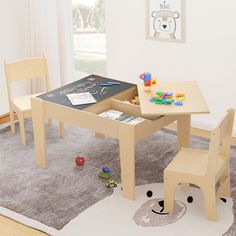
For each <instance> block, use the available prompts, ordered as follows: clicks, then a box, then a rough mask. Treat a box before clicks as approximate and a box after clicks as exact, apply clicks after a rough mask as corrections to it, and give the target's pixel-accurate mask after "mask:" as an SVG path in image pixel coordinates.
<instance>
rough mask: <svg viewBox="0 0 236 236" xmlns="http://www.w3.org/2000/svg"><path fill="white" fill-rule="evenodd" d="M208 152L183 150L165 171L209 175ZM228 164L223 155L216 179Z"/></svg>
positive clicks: (218, 158) (220, 157) (217, 168)
mask: <svg viewBox="0 0 236 236" xmlns="http://www.w3.org/2000/svg"><path fill="white" fill-rule="evenodd" d="M207 161H208V151H204V150H197V149H191V148H182V149H181V150H180V151H179V153H178V154H177V156H176V157H175V158H174V159H173V160H172V162H171V163H170V164H169V165H168V167H167V168H166V169H165V170H166V171H171V172H175V173H176V172H178V173H182V174H187V175H198V176H199V175H205V174H206V173H207ZM226 164H227V162H226V160H225V159H224V158H223V156H222V155H218V157H217V165H216V177H217V179H218V176H220V175H221V173H222V171H223V170H224V168H225V166H226Z"/></svg>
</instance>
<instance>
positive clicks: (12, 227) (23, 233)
mask: <svg viewBox="0 0 236 236" xmlns="http://www.w3.org/2000/svg"><path fill="white" fill-rule="evenodd" d="M0 235H1V236H48V235H47V234H45V233H43V232H40V231H37V230H35V229H32V228H30V227H27V226H25V225H22V224H20V223H18V222H16V221H13V220H11V219H9V218H6V217H4V216H1V215H0Z"/></svg>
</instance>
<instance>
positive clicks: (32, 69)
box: [5, 56, 64, 145]
mask: <svg viewBox="0 0 236 236" xmlns="http://www.w3.org/2000/svg"><path fill="white" fill-rule="evenodd" d="M5 71H6V79H7V88H8V98H9V107H10V122H11V132H12V133H15V113H16V115H17V117H18V119H19V123H20V133H21V141H22V144H23V145H25V144H26V138H25V125H24V119H27V118H30V117H31V102H30V98H31V97H32V96H37V95H39V94H31V95H26V96H18V97H14V96H13V93H12V83H13V82H16V81H22V80H32V79H34V78H40V79H44V81H45V85H46V86H45V87H46V91H48V90H49V80H48V67H47V59H46V57H45V56H42V57H34V58H26V59H22V60H17V61H13V62H5ZM60 134H61V136H62V137H63V136H64V125H63V123H61V122H60Z"/></svg>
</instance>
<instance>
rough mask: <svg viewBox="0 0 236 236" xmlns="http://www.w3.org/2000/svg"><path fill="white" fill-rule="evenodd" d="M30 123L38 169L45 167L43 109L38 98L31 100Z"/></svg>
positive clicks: (41, 102)
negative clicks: (31, 123)
mask: <svg viewBox="0 0 236 236" xmlns="http://www.w3.org/2000/svg"><path fill="white" fill-rule="evenodd" d="M31 106H32V121H33V128H34V144H35V151H36V164H37V166H38V167H41V168H46V167H47V155H46V141H45V126H44V109H43V101H42V100H40V99H38V98H32V99H31Z"/></svg>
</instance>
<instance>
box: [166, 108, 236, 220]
mask: <svg viewBox="0 0 236 236" xmlns="http://www.w3.org/2000/svg"><path fill="white" fill-rule="evenodd" d="M234 113H235V111H234V110H233V109H230V110H228V111H227V114H226V115H225V117H224V118H223V119H222V121H221V122H220V123H219V125H218V126H217V128H215V129H214V130H213V131H212V133H211V137H210V147H209V150H208V151H205V150H197V149H191V148H182V149H181V150H180V151H179V153H178V154H177V156H176V157H175V158H174V159H173V161H172V162H171V163H170V164H169V165H168V167H167V168H166V169H165V171H164V194H165V201H164V204H165V206H164V208H165V212H169V213H171V212H172V211H173V207H174V196H175V189H176V187H177V185H178V184H180V183H192V184H195V185H197V186H199V187H200V188H201V189H202V191H203V193H204V198H205V209H206V215H207V218H208V219H209V220H212V221H215V220H216V219H217V214H216V203H217V200H218V199H219V198H220V197H230V169H229V157H230V145H231V141H232V129H233V122H234ZM217 183H218V184H219V188H216V185H217Z"/></svg>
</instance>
